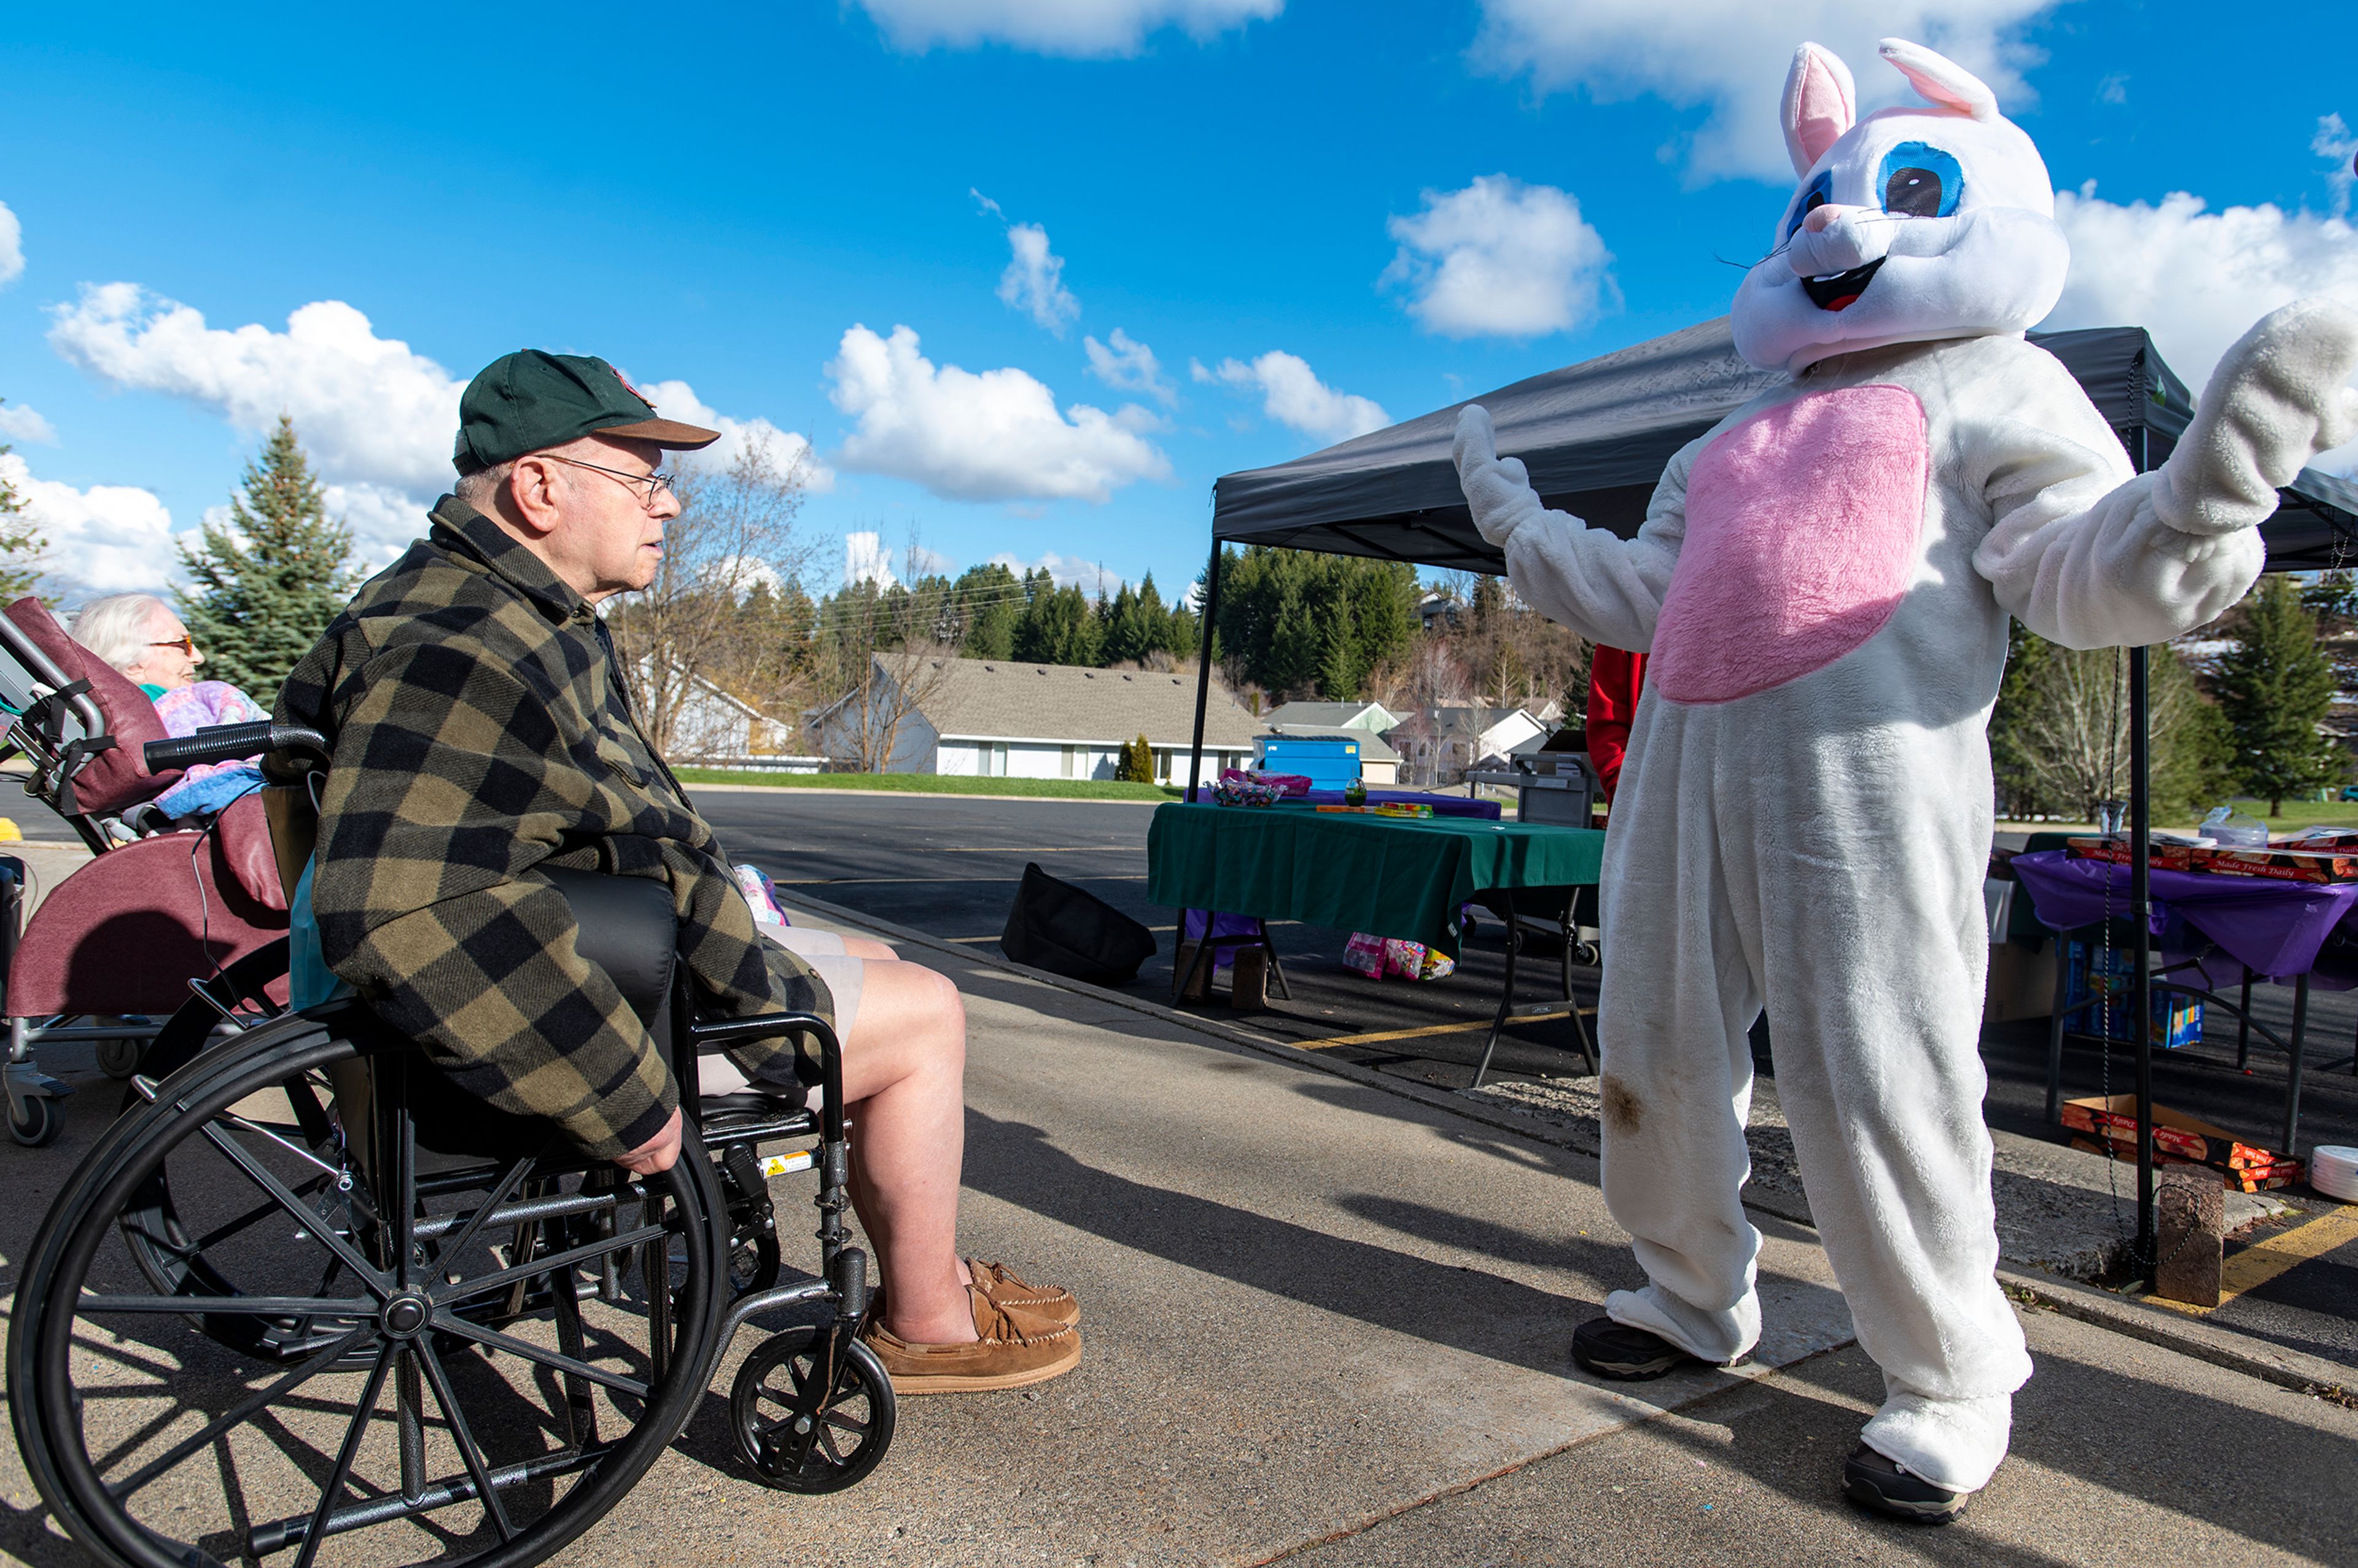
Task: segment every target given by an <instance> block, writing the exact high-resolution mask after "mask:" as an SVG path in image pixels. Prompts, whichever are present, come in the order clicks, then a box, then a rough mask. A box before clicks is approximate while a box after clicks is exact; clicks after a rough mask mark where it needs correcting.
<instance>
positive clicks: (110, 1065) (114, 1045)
mask: <svg viewBox="0 0 2358 1568" xmlns="http://www.w3.org/2000/svg"><path fill="white" fill-rule="evenodd" d="M142 1044H143V1043H142V1042H140V1041H137V1040H102V1041H100V1042H99V1043H98V1070H99V1071H100V1072H102V1073H104V1074H105V1075H106V1076H108V1077H110V1078H113V1079H114V1080H115V1081H116V1082H118V1083H119V1082H121V1081H122V1080H123V1079H124V1078H127V1077H129V1076H131V1075H132V1074H134V1073H135V1072H137V1071H138V1070H139V1052H140V1050H141V1047H142Z"/></svg>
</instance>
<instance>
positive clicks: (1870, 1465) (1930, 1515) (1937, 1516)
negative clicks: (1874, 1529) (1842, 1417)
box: [1843, 1443, 1973, 1524]
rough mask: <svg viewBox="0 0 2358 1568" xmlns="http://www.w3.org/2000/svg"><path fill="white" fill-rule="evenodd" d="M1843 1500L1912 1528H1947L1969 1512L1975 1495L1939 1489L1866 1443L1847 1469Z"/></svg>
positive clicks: (1845, 1468)
mask: <svg viewBox="0 0 2358 1568" xmlns="http://www.w3.org/2000/svg"><path fill="white" fill-rule="evenodd" d="M1843 1496H1844V1497H1846V1498H1849V1499H1850V1500H1851V1501H1852V1502H1854V1503H1856V1504H1857V1505H1858V1506H1859V1507H1860V1508H1863V1509H1866V1510H1867V1511H1868V1512H1869V1513H1878V1514H1882V1515H1885V1516H1886V1517H1887V1518H1890V1519H1906V1520H1908V1521H1909V1522H1910V1523H1911V1524H1946V1523H1948V1522H1949V1521H1950V1520H1951V1519H1955V1518H1956V1517H1957V1516H1958V1515H1959V1514H1962V1513H1963V1512H1964V1511H1965V1504H1966V1503H1967V1502H1968V1501H1969V1500H1970V1499H1971V1498H1972V1497H1973V1494H1972V1493H1971V1492H1952V1491H1951V1490H1949V1488H1948V1487H1936V1486H1934V1485H1932V1483H1931V1482H1930V1481H1928V1480H1926V1479H1924V1477H1923V1476H1918V1475H1913V1474H1911V1473H1909V1469H1908V1467H1907V1466H1906V1465H1902V1464H1900V1463H1899V1462H1898V1460H1896V1459H1891V1458H1888V1457H1887V1456H1885V1455H1883V1454H1877V1452H1876V1451H1875V1450H1874V1449H1872V1448H1869V1447H1868V1446H1867V1445H1866V1444H1864V1443H1862V1444H1859V1445H1858V1452H1857V1453H1855V1454H1852V1455H1851V1456H1850V1459H1849V1461H1848V1462H1847V1463H1846V1464H1844V1465H1843Z"/></svg>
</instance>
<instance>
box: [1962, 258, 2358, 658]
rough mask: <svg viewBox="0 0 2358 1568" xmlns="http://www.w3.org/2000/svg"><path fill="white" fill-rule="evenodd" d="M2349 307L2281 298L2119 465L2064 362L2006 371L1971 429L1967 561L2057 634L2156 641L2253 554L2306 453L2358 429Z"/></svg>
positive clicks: (2227, 598) (2077, 643)
mask: <svg viewBox="0 0 2358 1568" xmlns="http://www.w3.org/2000/svg"><path fill="white" fill-rule="evenodd" d="M2353 364H2358V314H2353V313H2352V312H2350V311H2348V310H2346V309H2343V308H2342V307H2340V306H2337V305H2332V304H2331V303H2329V302H2324V301H2309V302H2305V303H2302V304H2298V305H2291V306H2287V307H2286V308H2284V309H2282V310H2279V311H2277V312H2276V313H2275V314H2273V315H2271V316H2269V317H2267V318H2266V319H2264V320H2263V321H2262V322H2261V323H2260V324H2259V325H2258V326H2257V327H2255V328H2254V329H2253V330H2251V331H2250V332H2248V333H2246V334H2245V335H2244V339H2243V341H2241V342H2238V343H2237V344H2236V345H2235V346H2234V348H2233V349H2231V350H2229V351H2228V352H2227V355H2226V357H2225V358H2224V359H2223V360H2222V361H2221V362H2220V363H2219V369H2218V371H2217V372H2216V373H2214V374H2213V375H2212V380H2211V385H2210V387H2209V388H2208V389H2207V390H2206V391H2205V392H2204V393H2203V395H2202V401H2201V406H2199V407H2198V408H2197V409H2196V412H2195V416H2194V421H2193V423H2192V424H2191V425H2190V427H2188V429H2187V432H2186V437H2185V438H2184V439H2183V440H2182V441H2180V444H2179V446H2178V448H2177V449H2176V450H2175V451H2173V452H2172V453H2171V454H2170V457H2169V461H2168V462H2166V463H2164V464H2163V465H2162V466H2161V468H2160V469H2159V470H2156V471H2155V472H2153V473H2149V474H2142V475H2136V476H2131V475H2130V473H2129V471H2128V468H2127V464H2126V462H2125V460H2123V459H2122V457H2121V455H2120V449H2119V444H2118V442H2117V441H2116V440H2115V439H2114V438H2113V436H2112V432H2111V431H2110V430H2109V429H2108V428H2107V427H2105V426H2104V423H2103V421H2102V419H2101V418H2100V417H2099V416H2097V415H2096V414H2095V411H2094V410H2093V408H2090V407H2088V406H2087V404H2086V401H2085V399H2084V398H2081V397H2076V396H2072V395H2069V394H2067V392H2066V391H2065V389H2064V386H2063V380H2064V373H2063V372H2062V370H2061V366H2057V367H2055V370H2054V373H2053V374H2052V375H2048V374H2043V373H2041V374H2035V375H2028V376H2023V377H2019V378H2017V377H2009V378H2008V387H2007V391H2006V402H2007V416H2006V417H2004V418H2001V419H1998V420H1996V421H1995V422H1994V423H1993V424H1992V425H1991V426H1990V427H1989V428H1988V429H1987V430H1986V432H1985V435H1984V437H1983V438H1982V439H1981V440H1980V441H1979V442H1977V443H1976V445H1977V446H1978V448H1979V456H1980V458H1981V460H1982V462H1983V464H1984V467H1985V480H1984V493H1985V496H1986V498H1987V499H1988V501H1989V503H1990V507H1991V511H1992V514H1993V516H1994V525H1993V526H1992V528H1991V529H1990V532H1989V535H1988V536H1987V537H1986V538H1985V540H1984V541H1983V542H1982V545H1981V547H1980V548H1979V549H1978V550H1976V551H1975V552H1974V569H1975V570H1977V571H1979V572H1980V573H1981V574H1982V576H1983V577H1985V578H1986V579H1988V580H1989V582H1990V584H1991V586H1992V588H1993V589H1995V590H1996V594H1997V600H1998V602H1999V603H2000V604H2002V605H2004V606H2005V607H2006V609H2007V610H2008V611H2012V612H2013V614H2014V615H2015V616H2016V618H2017V619H2018V620H2019V621H2021V622H2022V623H2023V624H2024V625H2025V626H2028V627H2029V628H2030V630H2031V631H2033V632H2035V633H2038V634H2039V636H2041V637H2045V638H2047V639H2048V640H2049V641H2050V642H2054V643H2061V644H2062V645H2064V646H2065V647H2071V648H2104V647H2121V646H2125V647H2136V646H2138V645H2140V644H2145V643H2160V642H2166V641H2168V640H2169V638H2172V637H2175V636H2179V635H2180V634H2181V633H2186V632H2190V631H2192V630H2193V629H2194V628H2195V627H2197V626H2200V625H2202V624H2203V623H2204V622H2209V621H2211V620H2213V619H2215V618H2216V617H2217V616H2218V615H2219V614H2220V613H2221V612H2222V611H2225V610H2226V609H2227V608H2228V607H2229V606H2231V605H2233V604H2234V602H2235V601H2236V600H2239V599H2241V598H2242V597H2243V596H2244V593H2245V592H2246V591H2248V590H2249V589H2250V588H2251V586H2252V583H2253V582H2254V581H2255V579H2257V578H2258V577H2259V574H2260V571H2261V569H2262V568H2263V566H2264V565H2265V563H2266V554H2265V551H2264V550H2263V548H2262V546H2261V544H2260V537H2259V535H2258V533H2257V532H2255V524H2258V523H2260V522H2262V521H2263V520H2265V519H2266V517H2267V516H2268V515H2269V514H2271V513H2273V512H2274V511H2275V510H2276V505H2277V486H2278V485H2281V484H2285V483H2288V482H2290V481H2291V480H2292V478H2293V476H2294V475H2296V474H2298V473H2299V471H2300V469H2301V466H2302V465H2303V464H2304V463H2306V462H2307V461H2309V459H2310V458H2311V457H2312V456H2314V455H2315V453H2317V452H2319V451H2321V450H2324V449H2328V448H2330V447H2333V446H2338V445H2340V444H2342V442H2344V441H2347V440H2349V439H2351V438H2352V437H2353V436H2358V393H2353V392H2352V391H2351V390H2350V389H2349V388H2348V387H2347V386H2345V385H2343V384H2342V383H2343V382H2344V381H2345V380H2346V379H2347V377H2348V375H2349V373H2350V371H2351V369H2352V367H2353Z"/></svg>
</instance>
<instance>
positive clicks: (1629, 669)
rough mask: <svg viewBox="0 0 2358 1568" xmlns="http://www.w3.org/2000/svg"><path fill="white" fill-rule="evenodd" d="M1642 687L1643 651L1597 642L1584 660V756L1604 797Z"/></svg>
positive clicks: (1614, 778) (1616, 773) (1617, 770)
mask: <svg viewBox="0 0 2358 1568" xmlns="http://www.w3.org/2000/svg"><path fill="white" fill-rule="evenodd" d="M1645 687H1646V655H1645V654H1631V653H1625V652H1624V651H1623V650H1621V649H1619V648H1608V647H1606V646H1605V645H1604V644H1602V643H1599V644H1598V645H1597V646H1596V647H1595V649H1594V650H1593V651H1592V652H1591V654H1590V657H1589V661H1588V760H1589V761H1590V762H1593V763H1595V767H1596V772H1597V776H1598V777H1600V778H1602V779H1603V780H1604V781H1605V798H1606V800H1608V801H1609V800H1611V799H1612V798H1613V786H1614V785H1615V784H1617V783H1618V782H1619V781H1620V778H1621V759H1622V757H1623V756H1624V755H1625V754H1626V753H1627V752H1628V749H1629V720H1630V719H1633V718H1635V717H1636V716H1637V712H1638V694H1639V692H1641V691H1643V690H1644V689H1645Z"/></svg>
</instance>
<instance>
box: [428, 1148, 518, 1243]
mask: <svg viewBox="0 0 2358 1568" xmlns="http://www.w3.org/2000/svg"><path fill="white" fill-rule="evenodd" d="M539 1159H540V1156H539V1155H537V1154H527V1155H525V1157H524V1158H523V1159H521V1160H518V1161H517V1162H515V1163H514V1164H513V1165H511V1166H509V1167H508V1173H507V1174H506V1175H504V1176H502V1177H501V1178H500V1184H499V1185H498V1186H496V1187H493V1188H492V1190H491V1192H490V1193H489V1194H488V1195H486V1196H485V1197H484V1199H483V1201H482V1202H481V1204H479V1205H477V1206H476V1208H475V1212H474V1213H473V1214H471V1215H469V1216H468V1217H467V1223H466V1225H465V1226H464V1227H462V1228H461V1229H460V1232H459V1234H458V1236H457V1237H456V1238H453V1239H451V1240H449V1241H448V1242H445V1243H444V1244H443V1246H442V1248H441V1249H440V1250H439V1251H438V1252H437V1253H436V1254H435V1257H436V1258H437V1259H442V1258H458V1257H461V1256H463V1255H464V1254H465V1253H466V1250H467V1244H468V1243H469V1242H471V1241H472V1240H474V1239H475V1234H476V1232H478V1231H480V1230H481V1229H482V1228H483V1222H484V1221H486V1220H488V1219H490V1218H491V1217H492V1211H493V1210H494V1209H496V1208H498V1207H499V1206H501V1205H502V1204H503V1203H505V1202H507V1201H508V1199H509V1198H511V1197H513V1196H514V1195H515V1190H516V1188H517V1186H519V1185H520V1184H522V1183H523V1181H524V1178H525V1173H526V1172H528V1171H530V1170H531V1169H532V1168H533V1166H534V1165H535V1163H537V1162H538V1161H539Z"/></svg>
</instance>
